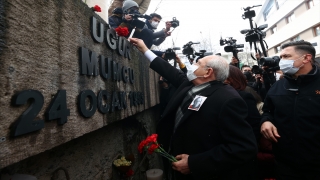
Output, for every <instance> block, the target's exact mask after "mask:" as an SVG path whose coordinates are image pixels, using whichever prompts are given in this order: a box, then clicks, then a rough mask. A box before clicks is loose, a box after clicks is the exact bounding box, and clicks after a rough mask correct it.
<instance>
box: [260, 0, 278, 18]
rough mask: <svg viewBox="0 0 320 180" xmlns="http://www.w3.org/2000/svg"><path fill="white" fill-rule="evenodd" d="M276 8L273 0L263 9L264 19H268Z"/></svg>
mask: <svg viewBox="0 0 320 180" xmlns="http://www.w3.org/2000/svg"><path fill="white" fill-rule="evenodd" d="M276 10H277V6H276V4H275V0H271V1H270V2H269V3H268V5H267V7H266V8H265V9H264V11H263V17H264V20H265V21H266V20H267V19H268V18H269V17H270V16H271V15H272V14H273V13H274V12H275V11H276Z"/></svg>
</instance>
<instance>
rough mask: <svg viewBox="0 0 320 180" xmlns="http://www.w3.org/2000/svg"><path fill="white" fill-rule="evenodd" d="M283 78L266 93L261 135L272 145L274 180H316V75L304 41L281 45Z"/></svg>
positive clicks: (319, 155) (319, 80) (319, 86)
mask: <svg viewBox="0 0 320 180" xmlns="http://www.w3.org/2000/svg"><path fill="white" fill-rule="evenodd" d="M281 49H282V51H281V53H280V57H281V61H280V63H279V66H280V69H281V71H282V72H283V73H284V74H285V76H284V78H283V79H281V80H279V81H277V82H276V83H275V84H274V85H273V86H272V87H271V88H270V90H269V91H268V93H267V96H266V99H265V101H264V106H263V112H264V114H263V116H262V122H261V123H262V125H261V132H262V134H263V136H264V137H265V138H267V139H269V140H271V141H273V142H274V143H273V151H274V155H275V158H276V161H277V163H276V164H277V172H278V177H277V180H282V179H290V180H298V179H299V180H300V179H308V180H316V179H317V180H318V179H320V111H319V109H320V72H319V68H318V67H317V66H316V65H314V63H315V49H314V47H313V46H312V45H311V44H310V43H309V42H306V41H294V42H289V43H286V44H283V45H282V47H281Z"/></svg>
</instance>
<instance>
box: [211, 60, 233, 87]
mask: <svg viewBox="0 0 320 180" xmlns="http://www.w3.org/2000/svg"><path fill="white" fill-rule="evenodd" d="M207 66H208V67H211V68H212V69H213V71H214V75H215V77H216V80H217V81H222V82H224V81H225V80H226V79H227V78H228V76H229V64H228V61H227V60H226V59H225V58H223V57H221V56H213V57H212V58H211V59H210V60H209V61H208V62H207Z"/></svg>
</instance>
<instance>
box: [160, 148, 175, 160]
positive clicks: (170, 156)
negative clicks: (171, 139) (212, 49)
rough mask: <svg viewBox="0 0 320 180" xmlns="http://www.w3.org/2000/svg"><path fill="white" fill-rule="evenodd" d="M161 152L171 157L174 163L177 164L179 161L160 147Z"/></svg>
mask: <svg viewBox="0 0 320 180" xmlns="http://www.w3.org/2000/svg"><path fill="white" fill-rule="evenodd" d="M159 150H160V151H161V152H163V153H165V154H166V155H167V156H169V157H170V158H171V160H172V161H173V162H177V159H176V158H175V157H174V156H172V155H170V154H168V153H167V152H166V151H165V150H164V149H163V148H162V147H161V146H159Z"/></svg>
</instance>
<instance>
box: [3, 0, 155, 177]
mask: <svg viewBox="0 0 320 180" xmlns="http://www.w3.org/2000/svg"><path fill="white" fill-rule="evenodd" d="M92 16H95V17H96V18H97V19H98V20H99V21H100V22H104V21H103V20H102V19H101V18H100V17H99V16H98V15H97V14H95V13H94V12H93V11H92V10H91V9H90V8H89V7H88V6H87V5H86V4H84V3H83V2H82V1H81V0H28V1H21V0H1V1H0V140H1V141H0V147H1V148H0V168H3V167H6V166H8V165H10V164H13V163H16V162H19V161H21V160H23V159H25V158H28V157H31V156H34V155H36V154H39V153H41V152H44V151H46V150H50V149H52V148H54V147H56V146H59V145H61V144H64V143H66V142H68V141H70V140H72V139H76V138H79V137H80V136H83V135H85V134H87V133H90V132H93V131H95V130H97V129H100V128H104V127H105V126H107V125H108V124H110V123H113V122H117V121H119V120H121V119H124V118H126V117H129V116H132V115H134V114H136V113H138V112H142V111H144V110H146V109H148V108H150V107H152V106H154V105H156V104H157V103H158V102H159V100H158V94H157V89H158V87H157V83H156V82H157V78H158V75H157V74H156V73H154V72H153V71H152V70H150V69H149V63H148V61H147V60H146V59H145V58H144V57H143V55H141V53H139V52H138V51H137V50H136V49H135V48H131V56H132V60H128V59H126V58H124V57H122V56H119V55H118V54H117V53H116V51H112V50H109V49H108V48H107V47H106V45H105V43H96V42H94V41H93V39H92V37H91V33H90V18H91V17H92ZM80 47H85V48H87V49H89V50H90V51H94V52H96V53H97V54H98V55H104V56H105V57H111V58H112V60H114V61H116V62H119V63H120V64H122V65H124V66H126V67H130V68H132V69H133V70H134V76H135V82H134V84H130V83H123V82H122V81H120V82H117V81H116V82H115V81H112V80H111V79H108V80H104V79H103V78H101V77H100V76H96V77H94V76H84V75H80V65H79V48H80ZM28 89H33V90H38V91H39V92H41V93H42V95H43V96H44V105H43V107H42V108H41V110H40V112H39V113H38V114H37V116H36V118H35V120H39V119H45V116H44V115H45V111H46V108H47V107H48V106H49V103H50V102H51V100H52V98H53V97H54V95H55V94H56V93H57V91H58V90H62V89H64V90H66V92H67V107H68V109H70V116H69V117H68V122H67V123H66V124H64V125H63V126H59V125H57V121H55V120H54V121H49V122H48V121H45V123H44V124H45V125H44V126H45V127H44V128H43V129H41V130H40V131H37V132H33V133H30V134H26V135H22V136H18V137H11V136H10V126H11V125H12V124H13V123H14V122H15V121H16V120H17V119H18V117H19V116H20V115H21V114H22V113H23V112H24V111H26V109H27V108H28V107H29V106H30V101H29V103H27V104H25V105H21V106H13V105H12V103H11V102H12V99H13V96H14V95H15V94H17V93H18V92H21V91H23V90H28ZM87 89H90V90H92V91H93V92H94V93H95V94H96V95H97V94H98V92H99V91H100V90H107V91H108V92H109V93H110V92H112V91H125V92H126V93H127V96H128V93H129V92H130V91H141V92H144V95H145V101H144V104H143V105H139V106H136V107H134V106H132V107H130V102H129V99H128V98H127V105H128V107H127V109H125V110H119V111H115V112H113V113H108V114H106V115H103V114H102V113H100V112H98V111H96V112H95V114H94V115H93V116H92V117H91V118H84V117H83V116H81V115H80V113H79V110H78V107H77V98H78V95H79V94H80V92H81V91H83V90H87ZM107 129H108V130H110V131H111V132H113V133H111V132H110V134H108V136H110V139H109V140H108V141H110V142H109V143H108V144H109V145H110V144H112V145H114V147H113V148H115V149H118V150H121V149H122V147H117V142H122V141H123V139H122V140H119V138H115V137H117V133H119V132H118V131H116V130H113V129H110V128H107ZM120 135H121V137H122V134H121V133H120ZM120 139H121V138H120ZM111 147H112V146H111ZM74 151H76V150H74ZM55 153H58V152H55ZM59 153H63V152H59ZM68 153H70V155H72V153H73V152H72V151H71V150H70V152H68ZM78 153H80V152H78ZM81 153H83V158H85V159H86V158H88V159H90V158H91V157H90V154H87V153H85V152H81ZM55 156H57V157H59V155H58V154H55ZM60 156H64V154H61V155H60ZM79 157H80V156H79ZM106 157H108V158H109V160H110V158H112V157H113V156H112V155H110V154H108V153H107V152H106ZM57 161H58V158H57ZM66 161H69V160H66ZM78 161H79V162H75V163H76V164H77V163H86V162H82V160H81V159H79V160H78ZM101 163H102V162H101ZM105 163H109V165H110V161H107V160H106V161H105ZM70 164H71V163H70ZM87 165H88V166H95V165H94V164H90V163H88V164H87ZM30 166H32V164H31V165H30ZM34 166H36V165H34ZM70 166H71V165H70ZM57 167H58V166H57ZM57 167H52V169H55V168H57ZM66 168H67V167H66ZM78 170H79V171H81V169H78ZM75 179H83V178H75Z"/></svg>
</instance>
